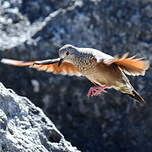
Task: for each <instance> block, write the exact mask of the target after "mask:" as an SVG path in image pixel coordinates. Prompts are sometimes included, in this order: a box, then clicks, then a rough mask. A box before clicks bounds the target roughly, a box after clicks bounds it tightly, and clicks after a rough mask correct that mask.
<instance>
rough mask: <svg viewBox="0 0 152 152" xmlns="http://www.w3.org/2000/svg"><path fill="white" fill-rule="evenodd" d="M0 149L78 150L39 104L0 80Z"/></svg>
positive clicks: (27, 151)
mask: <svg viewBox="0 0 152 152" xmlns="http://www.w3.org/2000/svg"><path fill="white" fill-rule="evenodd" d="M0 151H1V152H80V151H79V150H77V149H76V148H75V147H72V146H71V144H70V143H69V142H67V141H66V140H65V139H64V136H63V135H62V134H61V133H60V132H59V131H58V130H57V129H56V127H55V126H54V124H53V123H52V122H51V121H50V120H49V119H48V118H47V117H46V116H45V114H44V113H43V112H42V110H40V108H38V107H35V106H34V104H32V103H31V101H29V100H28V99H27V98H25V97H21V96H18V95H17V94H15V93H14V92H13V91H12V90H10V89H6V88H5V87H4V86H3V85H2V84H1V83H0Z"/></svg>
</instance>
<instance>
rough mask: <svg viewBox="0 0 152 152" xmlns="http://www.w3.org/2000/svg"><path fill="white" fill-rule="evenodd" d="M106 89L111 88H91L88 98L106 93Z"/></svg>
mask: <svg viewBox="0 0 152 152" xmlns="http://www.w3.org/2000/svg"><path fill="white" fill-rule="evenodd" d="M106 88H109V87H107V86H104V87H101V86H95V87H91V88H90V89H89V92H88V94H87V96H88V97H90V96H97V95H99V94H101V93H102V92H105V93H106V92H107V91H106V90H104V89H106Z"/></svg>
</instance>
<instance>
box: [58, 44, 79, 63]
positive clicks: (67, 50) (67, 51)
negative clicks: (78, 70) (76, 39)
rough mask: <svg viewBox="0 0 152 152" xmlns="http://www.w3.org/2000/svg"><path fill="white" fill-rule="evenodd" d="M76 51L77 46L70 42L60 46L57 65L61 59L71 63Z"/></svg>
mask: <svg viewBox="0 0 152 152" xmlns="http://www.w3.org/2000/svg"><path fill="white" fill-rule="evenodd" d="M78 53H79V51H78V48H77V47H75V46H73V45H70V44H66V45H64V46H63V47H62V48H60V49H59V57H60V62H59V64H58V66H60V65H61V64H62V62H63V61H66V62H69V63H72V62H73V59H74V57H75V55H76V54H78Z"/></svg>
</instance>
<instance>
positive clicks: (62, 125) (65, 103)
mask: <svg viewBox="0 0 152 152" xmlns="http://www.w3.org/2000/svg"><path fill="white" fill-rule="evenodd" d="M0 5H1V7H0V9H1V11H0V13H1V15H0V35H1V36H0V50H1V51H0V57H7V58H14V59H20V60H37V59H47V58H53V57H57V50H58V49H59V48H60V47H61V46H63V45H64V44H67V43H70V44H73V45H76V46H79V47H92V48H96V49H99V50H102V51H104V52H105V53H108V54H111V55H116V54H120V55H122V54H123V53H125V52H130V55H134V54H137V56H138V57H144V58H146V59H149V61H150V62H151V61H152V43H151V42H152V30H151V27H152V18H151V17H152V12H151V10H152V1H151V0H62V1H60V0H45V1H44V0H13V1H9V0H1V3H0ZM10 10H11V11H10ZM16 10H18V11H16ZM0 73H1V81H2V82H3V83H4V84H5V85H6V86H7V87H9V88H12V89H13V90H14V91H16V92H17V93H18V94H20V95H24V96H26V97H28V98H29V99H30V100H32V101H33V102H34V104H35V105H37V106H39V107H41V108H42V109H43V111H44V112H45V113H46V114H47V116H48V117H49V118H50V119H51V120H52V121H53V122H54V123H55V125H56V126H57V128H58V129H59V130H60V131H61V132H62V133H63V135H64V136H65V137H66V139H67V140H68V141H70V142H71V143H72V145H74V146H76V147H78V148H79V149H81V150H82V151H84V152H94V151H95V152H101V151H106V152H115V151H116V152H120V151H123V152H130V151H132V152H134V151H135V152H136V151H139V152H145V149H146V151H151V150H152V119H151V115H152V108H151V107H152V102H151V101H152V96H151V93H152V70H151V67H150V69H149V70H148V71H147V73H146V75H145V76H144V77H141V76H140V77H129V78H130V80H131V82H132V84H133V86H134V87H135V88H136V90H137V91H138V92H139V93H140V94H141V96H142V97H143V98H145V100H146V101H147V104H146V105H144V106H143V105H139V104H137V103H136V102H134V101H133V100H132V99H131V98H129V97H128V96H127V95H123V94H120V93H119V92H116V91H114V90H109V91H108V93H107V94H103V95H100V96H98V97H94V98H90V99H87V97H86V94H87V91H88V89H89V87H90V86H92V84H91V83H90V82H88V80H86V79H84V78H77V77H68V76H58V75H57V76H56V75H53V74H48V73H44V72H37V71H36V70H34V69H28V68H16V67H9V66H7V65H0ZM3 123H5V121H4V122H3Z"/></svg>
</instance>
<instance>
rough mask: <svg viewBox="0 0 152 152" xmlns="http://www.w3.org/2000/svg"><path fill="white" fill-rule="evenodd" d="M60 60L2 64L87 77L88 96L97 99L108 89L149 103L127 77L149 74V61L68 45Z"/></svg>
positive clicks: (61, 52)
mask: <svg viewBox="0 0 152 152" xmlns="http://www.w3.org/2000/svg"><path fill="white" fill-rule="evenodd" d="M58 54H59V57H58V58H56V59H47V60H40V61H18V60H14V59H7V58H2V59H1V63H3V64H8V65H13V66H20V67H24V66H28V67H32V68H36V69H38V70H42V71H46V72H52V73H54V74H63V75H71V76H73V75H74V76H84V77H86V78H87V79H88V80H90V81H91V82H92V83H93V84H94V86H93V87H91V88H90V89H89V91H88V94H87V96H88V97H89V96H97V95H99V94H101V93H102V92H107V91H106V90H105V89H111V88H113V89H115V90H117V91H120V92H121V93H125V94H128V95H129V96H131V97H132V98H134V99H135V100H136V101H137V102H140V103H145V100H144V99H143V98H142V97H141V96H140V95H139V93H137V91H136V90H135V89H134V88H133V86H132V85H131V83H130V82H129V79H128V78H127V76H126V75H132V76H139V75H142V76H144V75H145V71H146V70H147V69H148V68H149V63H148V61H146V60H144V59H143V58H136V56H132V57H128V54H129V53H125V54H124V55H123V56H122V57H119V56H118V55H115V56H111V55H108V54H106V53H104V52H102V51H100V50H97V49H93V48H80V47H76V46H73V45H70V44H66V45H64V46H63V47H61V48H60V49H59V51H58Z"/></svg>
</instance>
